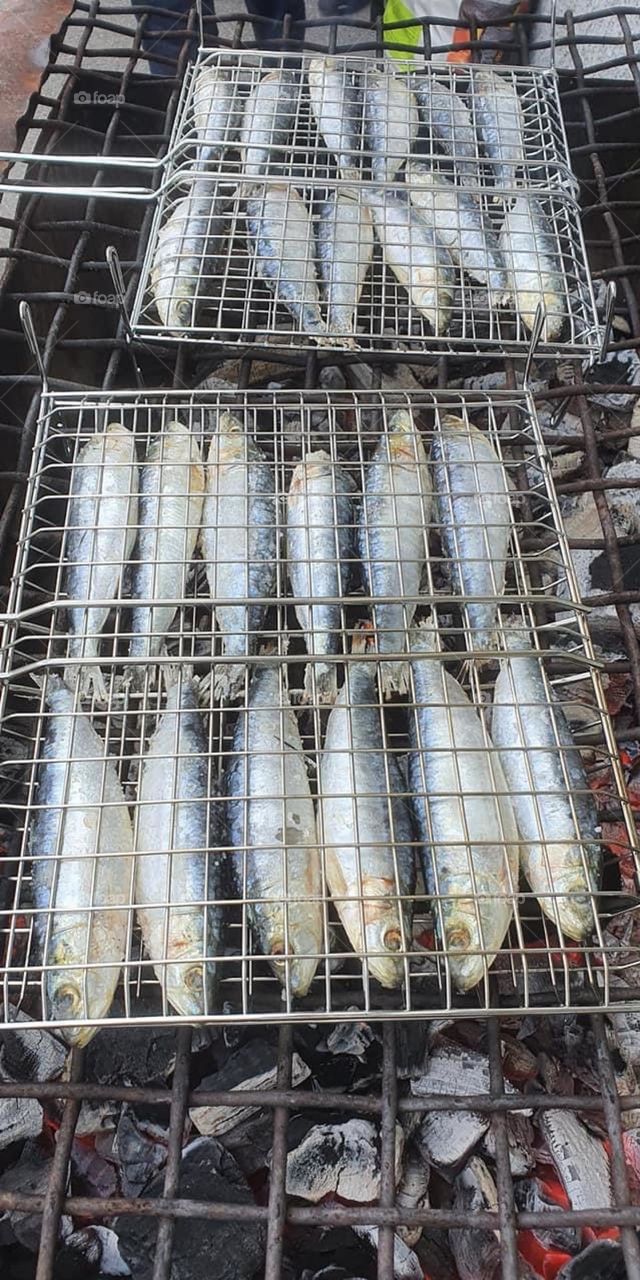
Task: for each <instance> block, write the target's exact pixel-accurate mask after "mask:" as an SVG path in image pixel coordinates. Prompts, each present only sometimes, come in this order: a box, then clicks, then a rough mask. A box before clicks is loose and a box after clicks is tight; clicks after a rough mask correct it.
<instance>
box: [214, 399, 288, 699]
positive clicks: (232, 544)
mask: <svg viewBox="0 0 640 1280" xmlns="http://www.w3.org/2000/svg"><path fill="white" fill-rule="evenodd" d="M206 485H207V489H206V496H205V501H204V509H203V516H202V544H203V552H204V559H205V561H206V567H207V578H208V581H209V589H210V591H211V596H212V600H213V609H214V613H215V619H216V623H217V626H218V629H219V630H220V632H221V638H222V648H223V650H224V653H225V655H226V656H228V657H234V658H237V659H239V661H238V662H237V663H234V664H225V665H223V666H221V669H220V670H219V671H216V680H215V690H216V696H217V697H222V698H233V697H235V695H236V693H237V691H238V688H239V686H240V684H241V683H242V680H243V679H244V674H245V667H246V662H247V659H248V658H249V657H250V656H251V655H252V654H254V653H255V651H256V648H257V644H258V639H259V633H260V631H261V629H262V627H263V625H264V620H265V617H266V613H267V609H268V607H269V606H268V600H269V598H270V597H271V596H272V595H273V593H274V590H275V584H276V562H277V558H278V516H277V504H276V498H275V492H274V477H273V470H272V468H271V465H270V464H269V463H268V462H267V459H266V458H265V456H264V454H263V452H262V449H260V448H259V447H258V445H256V444H255V443H254V441H253V440H252V439H251V438H250V437H249V436H248V435H247V434H246V432H245V430H244V427H243V425H242V423H241V422H239V420H238V419H237V418H236V417H234V416H233V414H231V413H223V414H221V415H220V419H219V422H218V429H217V431H216V432H215V434H214V436H213V438H212V441H211V445H210V448H209V456H208V458H207V470H206Z"/></svg>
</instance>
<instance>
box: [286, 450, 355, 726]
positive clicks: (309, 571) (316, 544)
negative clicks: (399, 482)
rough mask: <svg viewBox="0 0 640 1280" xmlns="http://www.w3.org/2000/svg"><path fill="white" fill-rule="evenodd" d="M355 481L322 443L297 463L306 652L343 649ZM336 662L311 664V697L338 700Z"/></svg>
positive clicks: (294, 558) (297, 541)
mask: <svg viewBox="0 0 640 1280" xmlns="http://www.w3.org/2000/svg"><path fill="white" fill-rule="evenodd" d="M354 490H355V485H354V483H353V481H352V479H351V477H350V475H349V473H348V472H347V471H345V470H344V469H343V468H342V467H341V466H340V465H339V464H338V463H334V462H332V460H331V458H330V457H329V454H328V453H325V452H324V451H323V450H322V449H319V450H317V451H316V452H314V453H308V454H307V455H306V457H305V458H304V460H303V461H302V462H300V463H298V466H297V467H296V469H295V471H294V473H293V476H292V477H291V484H290V486H289V493H288V496H287V565H288V569H289V580H290V582H291V588H292V591H293V594H294V596H299V597H302V598H303V599H305V598H306V599H307V600H311V601H313V603H312V604H306V603H305V604H296V605H295V611H296V617H297V619H298V622H299V623H300V626H301V628H302V630H303V631H304V637H305V644H306V646H307V652H308V653H310V654H314V655H324V654H326V655H333V654H337V653H341V652H342V642H341V636H342V607H341V605H340V604H339V603H338V601H339V598H340V597H342V596H346V595H347V594H348V591H349V588H350V586H351V582H352V580H353V577H354V568H355V562H356V555H357V551H356V545H355V541H356V539H355V522H356V516H355V508H354V502H353V494H354ZM337 692H338V685H337V666H336V664H335V662H316V663H314V664H313V665H312V664H308V665H307V669H306V672H305V693H306V696H307V698H309V699H310V700H312V699H313V698H314V696H315V697H316V698H317V700H318V701H319V702H328V703H333V702H335V698H336V694H337Z"/></svg>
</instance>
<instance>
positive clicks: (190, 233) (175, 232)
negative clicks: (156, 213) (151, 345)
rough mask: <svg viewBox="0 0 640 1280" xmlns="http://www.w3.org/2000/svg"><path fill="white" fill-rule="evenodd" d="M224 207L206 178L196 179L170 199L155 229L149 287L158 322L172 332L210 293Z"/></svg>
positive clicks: (192, 320)
mask: <svg viewBox="0 0 640 1280" xmlns="http://www.w3.org/2000/svg"><path fill="white" fill-rule="evenodd" d="M228 208H229V204H228V200H227V199H226V198H223V197H222V196H221V195H220V194H219V193H217V192H216V191H215V190H214V185H213V184H212V182H211V181H207V180H205V179H204V178H201V179H199V181H197V182H194V183H193V186H192V189H191V191H190V192H189V194H188V195H186V196H182V197H181V199H180V200H178V201H176V203H175V205H174V206H173V209H172V210H171V213H170V214H169V217H168V218H167V221H166V222H165V224H164V226H163V227H162V228H161V229H160V232H159V234H158V241H157V244H156V250H155V254H154V258H153V262H152V264H151V272H150V289H151V294H152V297H153V301H154V304H155V308H156V311H157V313H158V315H159V317H160V320H161V321H162V324H163V325H164V327H165V329H168V330H169V331H170V332H171V333H173V334H178V335H179V334H182V333H184V332H185V331H186V330H188V329H191V328H192V327H193V326H194V325H195V324H196V321H197V318H198V310H199V308H200V306H201V305H202V303H203V301H205V300H206V299H207V298H208V297H209V296H210V295H211V293H212V292H213V284H214V274H215V272H216V270H217V264H218V260H219V259H220V257H221V255H222V253H223V251H224V249H225V244H226V239H227V225H228V217H227V215H228Z"/></svg>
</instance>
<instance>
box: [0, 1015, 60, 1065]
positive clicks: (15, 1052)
mask: <svg viewBox="0 0 640 1280" xmlns="http://www.w3.org/2000/svg"><path fill="white" fill-rule="evenodd" d="M7 1022H11V1023H12V1024H13V1025H12V1027H11V1030H10V1031H3V1032H0V1078H1V1079H3V1080H16V1081H19V1082H20V1083H24V1082H31V1081H37V1082H38V1083H40V1082H41V1081H43V1080H57V1079H58V1078H59V1076H61V1075H62V1072H63V1070H64V1064H65V1062H66V1058H67V1050H66V1049H65V1047H64V1045H62V1044H61V1043H60V1041H59V1040H56V1038H55V1036H52V1035H51V1034H50V1033H49V1032H48V1031H43V1030H41V1029H40V1028H34V1027H32V1026H30V1023H31V1018H30V1017H29V1016H28V1014H26V1013H23V1012H22V1010H20V1009H14V1008H13V1006H12V1005H9V1006H8V1007H7Z"/></svg>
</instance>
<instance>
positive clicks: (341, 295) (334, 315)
mask: <svg viewBox="0 0 640 1280" xmlns="http://www.w3.org/2000/svg"><path fill="white" fill-rule="evenodd" d="M372 257H373V219H372V217H371V212H370V210H369V209H368V208H367V206H366V205H365V204H363V203H362V201H361V200H359V199H358V198H356V199H353V198H352V197H351V196H350V195H346V194H342V193H341V192H339V191H338V192H336V193H335V194H334V195H333V196H331V197H330V198H329V200H325V201H324V203H323V204H322V206H321V208H320V222H319V225H318V258H319V262H320V275H321V277H322V280H323V283H324V299H325V302H326V306H327V329H328V330H329V333H330V334H331V335H333V334H336V335H338V334H345V335H347V336H349V335H352V334H354V333H355V331H356V315H357V310H358V303H359V301H360V295H361V293H362V289H363V286H364V282H365V280H366V278H367V273H368V271H369V267H370V266H371V259H372Z"/></svg>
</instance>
